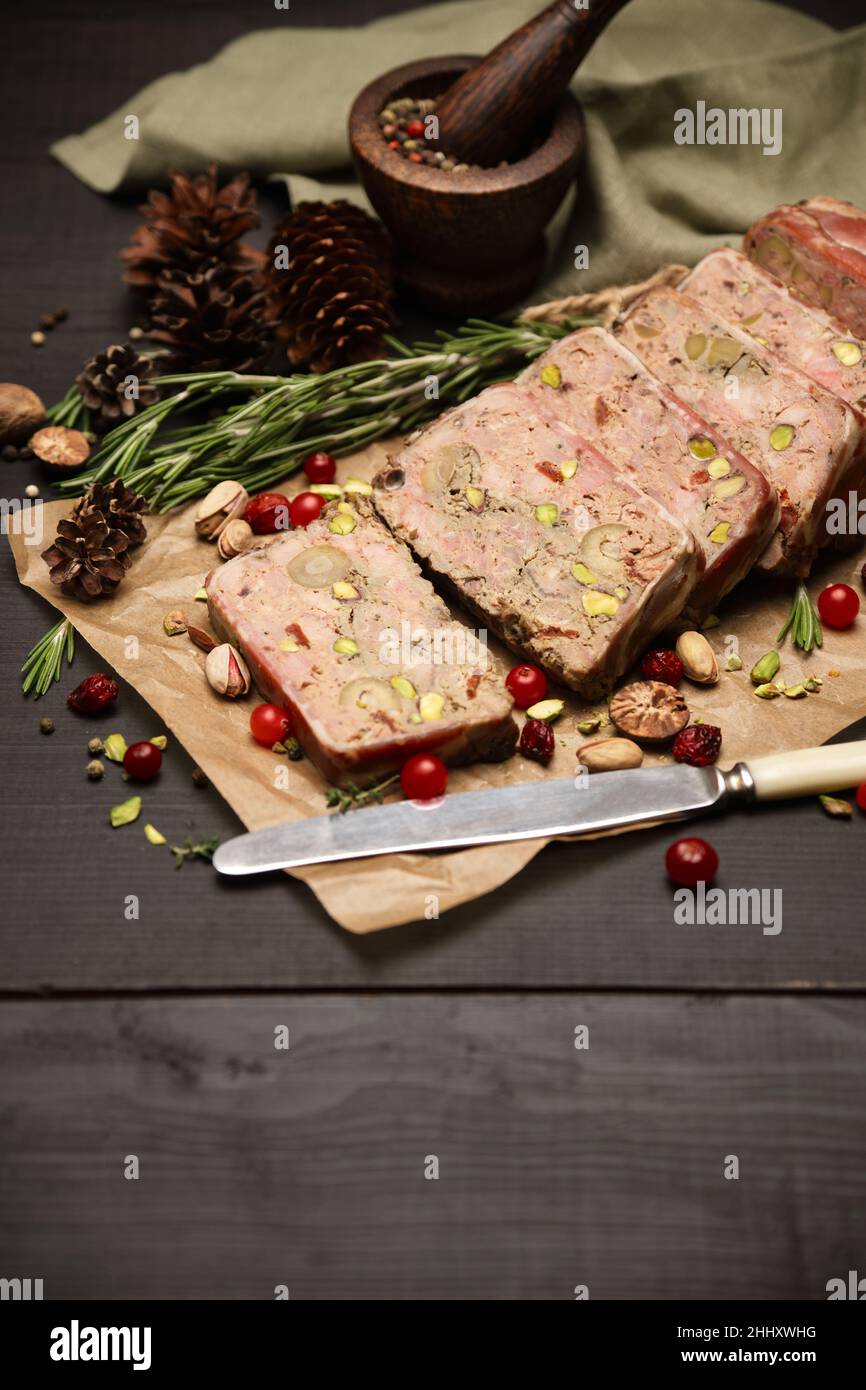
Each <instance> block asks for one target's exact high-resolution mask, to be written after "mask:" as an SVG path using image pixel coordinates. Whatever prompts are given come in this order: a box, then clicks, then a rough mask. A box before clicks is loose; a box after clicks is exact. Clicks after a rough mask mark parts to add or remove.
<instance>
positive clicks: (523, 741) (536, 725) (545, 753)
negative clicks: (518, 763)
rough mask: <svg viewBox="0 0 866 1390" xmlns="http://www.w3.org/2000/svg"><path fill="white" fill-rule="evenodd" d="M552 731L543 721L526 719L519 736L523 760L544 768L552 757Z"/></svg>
mask: <svg viewBox="0 0 866 1390" xmlns="http://www.w3.org/2000/svg"><path fill="white" fill-rule="evenodd" d="M554 746H555V744H554V738H553V730H552V729H551V727H550V725H549V724H546V723H545V722H544V720H543V719H527V721H526V723H525V724H524V726H523V730H522V732H521V735H520V751H521V753H522V754H523V756H524V758H532V760H533V762H536V763H542V764H543V766H544V767H546V766H547V764H548V763H549V762H550V760H551V758H552V757H553V750H554Z"/></svg>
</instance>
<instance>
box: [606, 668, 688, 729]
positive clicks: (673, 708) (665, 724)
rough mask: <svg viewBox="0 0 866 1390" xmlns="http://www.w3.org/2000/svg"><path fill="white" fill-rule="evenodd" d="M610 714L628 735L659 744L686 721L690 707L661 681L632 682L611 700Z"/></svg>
mask: <svg viewBox="0 0 866 1390" xmlns="http://www.w3.org/2000/svg"><path fill="white" fill-rule="evenodd" d="M610 717H611V719H612V720H613V722H614V724H615V725H616V727H617V728H618V729H621V730H622V732H623V733H624V734H628V735H629V737H630V738H640V739H644V740H645V741H646V742H648V743H660V742H661V741H662V740H663V739H666V738H672V737H673V736H674V734H678V733H679V731H680V729H684V728H685V727H686V725H687V724H688V722H689V707H688V705H687V704H686V702H685V700H684V699H683V697H682V695H681V694H680V692H679V691H678V690H675V689H674V687H673V686H672V685H667V684H666V683H665V682H664V681H635V682H634V683H633V684H632V685H626V686H623V688H622V690H618V691H617V693H616V695H614V697H613V699H612V700H611V702H610Z"/></svg>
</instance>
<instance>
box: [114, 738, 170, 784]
mask: <svg viewBox="0 0 866 1390" xmlns="http://www.w3.org/2000/svg"><path fill="white" fill-rule="evenodd" d="M161 767H162V751H161V749H159V748H157V746H156V744H155V743H148V742H147V741H144V742H142V743H131V744H130V745H129V747H128V748H127V750H126V752H125V753H124V755H123V770H124V772H128V773H129V775H130V777H134V778H135V780H136V782H149V781H150V780H151V778H152V777H155V776H156V774H157V773H158V772H159V769H160V768H161Z"/></svg>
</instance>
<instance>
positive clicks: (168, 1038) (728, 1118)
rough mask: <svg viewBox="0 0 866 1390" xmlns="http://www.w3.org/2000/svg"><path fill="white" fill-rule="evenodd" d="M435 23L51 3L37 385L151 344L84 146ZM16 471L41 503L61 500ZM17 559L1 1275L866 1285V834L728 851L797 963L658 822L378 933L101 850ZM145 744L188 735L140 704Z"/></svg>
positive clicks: (727, 865) (114, 842)
mask: <svg viewBox="0 0 866 1390" xmlns="http://www.w3.org/2000/svg"><path fill="white" fill-rule="evenodd" d="M801 7H802V8H807V6H806V5H803V6H801ZM407 8H410V5H409V4H407V3H406V0H352V3H351V4H350V3H348V0H346V2H345V3H338V0H316V3H315V5H313V4H312V3H306V4H305V3H303V0H293V3H292V8H291V17H286V16H282V17H280V16H275V15H273V14H271V13H270V11H269V8H268V6H267V5H266V6H261V5H259V4H244V3H241V0H174V2H173V3H171V4H164V3H150V4H148V5H147V6H143V7H142V6H117V5H109V4H107V3H105V2H104V0H103V3H88V0H62V3H61V0H31V2H30V3H29V4H28V5H27V6H26V7H21V8H20V10H19V13H18V14H17V16H13V17H12V18H7V19H5V20H4V33H5V39H6V43H5V48H6V61H5V64H4V74H3V81H2V83H0V102H2V108H3V117H2V129H3V132H4V139H3V142H2V148H0V169H2V184H0V187H2V190H3V203H4V211H3V217H2V225H0V238H2V246H3V255H2V262H0V264H2V277H3V288H2V306H3V308H2V322H0V378H2V379H4V380H12V381H16V380H25V381H27V382H29V383H31V384H32V385H33V386H34V387H36V388H37V389H38V390H39V391H40V392H41V394H42V395H43V396H44V397H45V398H46V399H48V400H53V399H55V398H57V397H58V396H59V395H60V394H61V393H62V392H63V391H64V390H65V388H66V386H67V385H68V383H69V381H70V380H71V379H72V377H73V376H74V374H75V372H76V371H77V370H78V369H79V367H80V364H81V362H82V361H83V359H84V358H85V357H86V356H87V355H89V354H90V353H91V352H92V351H94V350H97V349H98V348H100V347H102V346H103V345H104V344H106V343H108V342H109V341H113V340H116V339H117V338H118V337H120V336H122V335H123V334H124V333H125V331H126V329H127V327H128V325H129V323H130V321H131V315H130V309H129V304H128V301H127V299H126V296H125V292H124V290H123V288H122V286H121V285H120V283H119V278H118V271H117V263H116V259H115V258H116V251H117V248H118V247H119V246H120V245H122V244H123V243H124V242H125V241H126V239H127V238H128V235H129V233H130V231H131V229H132V227H133V225H135V223H136V220H137V218H136V214H135V210H134V206H133V205H132V204H131V203H128V202H124V201H122V200H119V199H118V200H107V199H104V198H100V197H98V196H97V195H95V194H93V193H91V192H89V191H88V190H87V189H86V188H84V187H83V186H82V185H81V184H80V183H78V182H77V181H76V180H75V179H73V178H72V177H71V176H70V175H69V174H67V173H66V172H65V171H64V170H63V169H62V168H60V167H59V166H58V165H56V164H55V163H53V162H52V160H51V159H50V158H49V156H48V155H47V146H48V144H49V142H50V141H51V140H52V139H54V138H56V137H58V136H59V135H61V134H63V133H66V132H68V131H70V130H81V129H83V128H85V127H86V126H87V125H88V124H89V123H91V122H92V121H94V120H95V119H97V118H99V117H101V116H102V115H104V114H105V113H106V112H107V111H109V110H111V109H113V108H114V107H115V106H116V105H118V104H119V103H120V102H121V101H122V100H123V99H124V98H125V97H126V96H128V95H129V94H131V93H132V92H134V91H135V90H137V89H138V88H139V87H141V86H142V85H143V84H144V83H146V82H148V81H150V80H152V79H153V78H156V77H157V76H159V75H160V74H162V73H163V72H164V71H166V70H167V69H170V68H184V67H187V66H190V65H191V64H193V63H196V62H200V61H203V60H204V59H206V58H207V57H208V56H209V55H211V54H212V53H213V52H214V51H215V50H216V49H217V48H218V47H220V46H221V45H222V44H224V43H225V42H227V41H228V40H230V39H232V38H235V37H237V36H238V35H240V34H243V33H246V32H247V31H248V30H250V29H251V28H254V27H260V26H267V25H269V24H277V23H304V24H313V23H315V24H330V23H338V22H343V23H354V22H357V23H360V22H362V21H364V20H366V19H369V18H373V17H375V16H377V15H382V14H385V13H390V12H396V11H398V10H402V9H407ZM808 8H810V9H811V10H812V12H813V13H821V14H822V15H823V17H824V18H826V17H827V11H828V10H829V11H831V12H832V15H833V17H834V18H835V21H836V22H837V23H838V24H839V26H840V27H841V26H843V25H844V24H845V23H852V22H854V21H855V20H856V19H859V18H860V13H859V11H860V5H859V3H858V0H851V3H849V4H847V5H846V4H842V3H839V4H835V5H828V4H827V3H825V2H824V0H812V3H811V4H810V5H809V6H808ZM287 76H290V74H288V75H287ZM325 99H327V85H326V84H324V86H323V100H325ZM276 205H277V204H276V202H274V203H273V204H272V205H271V204H268V203H266V213H267V214H268V215H270V212H271V210H272V208H274V207H276ZM60 303H65V304H67V305H68V306H69V308H70V311H71V312H70V318H69V321H68V323H66V324H65V325H64V326H63V327H62V328H61V329H59V330H57V332H55V333H54V335H53V336H52V337H51V338H50V339H49V342H48V344H47V346H46V347H45V348H44V349H43V350H42V352H41V353H39V354H38V355H37V354H36V353H34V351H33V350H32V349H31V347H30V345H29V342H28V335H29V333H30V331H31V329H32V328H33V327H34V326H35V322H36V319H37V316H38V314H39V313H40V312H42V311H44V310H48V309H52V308H55V307H56V306H57V305H58V304H60ZM0 467H2V469H3V477H4V479H5V483H4V488H3V491H4V492H5V494H6V495H7V496H10V497H11V496H16V495H20V490H21V489H22V488H23V487H24V485H25V484H26V483H28V482H30V481H32V480H33V478H34V476H35V469H34V467H33V465H28V464H22V463H17V464H7V463H4V464H2V465H0ZM0 563H2V566H3V588H2V602H3V621H2V633H3V660H2V668H0V679H2V694H3V703H2V711H3V713H2V716H0V738H2V769H3V815H4V822H5V829H4V849H5V874H4V902H3V913H2V918H3V925H2V973H0V990H2V1004H0V1036H2V1064H0V1066H2V1069H0V1172H2V1181H0V1276H2V1277H14V1276H21V1277H23V1276H31V1277H42V1278H44V1279H45V1290H46V1297H48V1298H52V1297H53V1298H60V1297H84V1298H96V1297H118V1298H129V1299H135V1298H151V1297H170V1298H179V1299H186V1298H227V1299H237V1298H253V1299H255V1298H265V1299H267V1298H271V1297H272V1296H273V1290H274V1288H275V1286H277V1285H281V1284H284V1285H287V1286H289V1288H290V1291H291V1296H292V1297H293V1298H317V1299H331V1298H413V1299H418V1298H443V1299H451V1298H467V1299H477V1298H550V1299H556V1298H566V1299H567V1298H570V1297H573V1289H574V1287H575V1286H576V1285H578V1284H586V1285H588V1286H589V1289H590V1296H591V1297H593V1298H665V1297H667V1298H678V1299H690V1298H727V1297H729V1296H730V1297H745V1298H752V1299H767V1298H798V1299H820V1298H823V1297H824V1296H825V1293H824V1290H825V1285H826V1282H827V1280H828V1279H830V1278H832V1277H834V1276H836V1275H840V1274H845V1272H846V1271H847V1270H849V1269H852V1268H860V1269H861V1271H863V1269H864V1258H866V1252H864V1235H866V1217H864V1211H866V1202H864V1195H866V1178H864V1171H866V1169H864V1121H863V1114H864V1099H866V1096H864V1090H866V1081H864V1075H863V1066H862V1058H863V1053H864V1046H866V1013H864V1006H863V997H862V996H863V991H864V988H866V935H864V931H863V926H864V920H863V910H862V882H863V879H862V863H863V857H864V848H866V841H864V823H863V822H862V820H861V821H860V822H859V823H857V822H855V823H853V824H850V825H845V824H840V823H839V822H834V821H830V820H829V819H827V818H826V817H824V816H823V815H822V814H821V812H820V811H819V810H818V809H817V808H816V806H815V804H814V803H809V804H802V805H793V804H792V805H786V806H780V807H779V808H777V809H775V810H773V811H772V812H771V813H765V812H760V813H758V812H756V813H755V814H752V815H743V816H739V817H730V818H729V819H726V820H720V821H719V822H718V823H716V824H714V825H713V827H712V839H713V841H714V843H715V844H716V846H717V848H718V851H719V854H720V857H721V861H722V866H723V867H722V872H721V876H720V879H719V882H720V884H721V885H722V886H724V887H757V888H781V889H782V891H783V903H784V926H783V930H782V932H781V934H779V935H778V936H765V935H763V934H762V933H761V931H760V928H758V927H726V928H722V927H692V928H688V927H681V926H677V925H675V923H674V920H673V905H672V898H671V893H670V889H669V887H668V886H667V884H666V881H665V878H664V874H663V871H662V860H663V852H664V848H665V846H666V844H667V843H668V842H669V840H670V838H671V835H670V833H669V832H659V831H655V832H646V833H642V834H634V835H630V836H628V837H626V838H623V839H619V840H608V841H603V842H599V843H594V844H590V845H582V846H565V845H558V846H553V847H551V848H549V849H547V850H545V851H544V852H543V853H542V854H541V855H540V856H539V857H538V858H537V859H536V860H535V861H534V862H533V863H532V864H531V865H530V867H529V868H528V869H527V870H526V871H525V872H524V873H523V874H521V875H520V877H519V878H517V879H516V880H515V881H514V882H512V883H510V884H508V885H507V886H506V887H505V888H503V889H501V890H500V891H499V892H497V893H494V894H491V895H490V896H489V897H487V898H485V899H483V900H482V901H479V902H477V903H474V904H472V905H471V906H468V907H465V908H463V909H461V910H459V911H456V912H453V913H451V914H449V915H448V916H447V917H446V918H444V919H442V920H440V921H438V922H424V921H421V922H418V923H416V924H415V925H412V926H407V927H403V928H399V929H396V930H393V931H389V932H385V933H382V934H380V935H375V936H371V937H368V938H355V937H351V936H349V935H347V934H345V933H343V932H342V931H340V930H339V929H338V928H337V927H335V926H334V925H333V924H332V923H331V922H330V921H329V920H328V918H327V917H326V916H325V914H324V913H323V912H322V911H321V909H320V908H319V907H318V905H317V904H316V902H315V900H314V899H313V898H312V896H311V895H310V894H309V893H308V891H307V890H306V889H305V888H304V887H303V886H302V885H300V884H294V883H291V882H289V881H287V880H286V879H285V878H284V877H282V876H274V877H272V878H269V879H267V880H263V881H260V882H253V883H250V884H241V885H238V884H226V883H224V882H220V881H218V880H217V878H216V876H215V875H214V874H213V873H212V872H211V871H210V870H209V869H208V868H207V867H206V866H204V865H189V866H187V867H185V868H184V869H183V870H182V871H181V872H179V873H176V872H174V871H173V869H172V868H171V866H170V863H169V862H168V861H167V860H166V859H164V858H162V857H159V858H157V857H156V856H155V855H154V851H153V850H152V849H150V847H148V846H147V845H146V844H145V842H144V840H143V837H141V836H131V835H122V834H114V833H112V832H111V830H110V829H109V828H108V827H107V826H105V825H103V824H102V823H101V821H100V818H99V817H98V816H97V815H96V813H95V812H94V810H93V805H94V802H93V797H92V795H91V792H92V789H91V788H89V787H88V786H87V784H86V783H84V782H83V781H82V761H83V760H82V751H83V750H82V746H81V745H82V742H83V737H84V736H83V735H82V730H81V726H80V724H77V723H73V722H72V721H71V720H70V719H68V718H65V717H64V705H63V701H64V695H65V690H66V689H68V688H69V681H68V680H66V681H64V683H63V689H62V690H58V689H55V690H54V691H53V692H52V693H51V694H50V695H49V696H48V697H46V699H45V700H43V701H42V702H41V703H40V705H39V706H36V705H34V704H33V703H29V702H25V701H23V700H22V699H21V696H20V693H19V675H18V667H19V666H20V663H21V660H22V658H23V655H24V653H25V652H26V651H27V649H28V648H29V646H30V645H31V643H32V642H33V641H34V639H35V638H36V637H37V636H38V635H39V634H40V633H41V632H42V631H43V630H44V628H45V627H46V625H47V621H48V620H49V618H50V614H49V613H48V611H47V609H46V607H45V605H44V604H42V603H41V602H40V601H39V600H38V599H36V598H35V597H34V596H33V595H31V594H29V593H25V592H23V591H21V590H20V589H19V588H18V586H17V585H16V583H15V579H14V572H13V567H12V564H11V560H10V557H9V555H8V552H7V550H6V548H5V547H4V548H3V554H2V561H0ZM91 669H97V667H95V666H94V658H93V656H92V654H90V653H89V652H88V651H87V650H86V649H85V648H84V647H83V645H82V644H81V643H79V651H78V656H77V660H76V667H75V670H76V673H77V676H76V678H78V677H79V676H80V675H83V674H85V673H86V672H87V671H88V670H91ZM41 715H55V716H56V718H57V732H56V733H55V734H54V736H53V737H52V738H43V737H41V736H40V735H39V733H38V730H37V723H38V719H39V717H40V716H41ZM123 723H124V729H125V731H126V733H127V736H128V737H129V736H130V735H134V736H138V737H145V736H147V735H148V734H149V733H152V732H153V730H152V719H151V718H150V716H149V714H148V711H147V708H146V706H145V705H144V703H143V702H142V701H141V700H139V699H138V698H137V697H136V696H135V695H134V694H133V693H132V692H127V693H126V695H125V703H124V720H123ZM860 736H861V737H862V736H864V731H863V730H861V731H860ZM189 773H190V764H189V760H188V759H187V758H186V756H185V755H184V754H183V752H182V751H181V750H180V749H178V748H173V749H172V752H171V756H170V757H168V758H167V760H166V766H165V770H164V772H163V774H162V777H161V780H160V785H159V788H158V790H157V791H156V793H155V795H156V797H157V802H158V816H156V814H155V818H156V819H157V821H158V823H159V824H160V826H164V827H165V828H166V830H167V831H170V833H171V835H172V837H173V838H175V837H176V838H183V837H184V836H185V835H186V834H188V833H190V832H200V833H201V834H203V835H216V836H219V837H226V836H229V835H231V834H233V833H234V832H236V831H237V829H238V824H237V822H236V820H235V818H234V816H233V815H232V813H231V812H230V811H229V810H228V809H227V808H226V807H225V806H224V805H223V804H222V803H221V801H220V799H219V797H218V796H217V795H216V793H215V792H214V791H213V790H212V789H208V790H205V791H200V792H196V791H194V790H193V789H192V787H191V784H190V779H189ZM129 894H135V895H137V896H138V899H139V902H140V915H139V918H138V920H136V921H128V920H126V917H125V915H124V904H125V900H126V898H127V896H128V895H129ZM581 1025H586V1026H587V1027H588V1029H589V1044H590V1045H589V1048H588V1050H579V1049H577V1048H576V1047H575V1029H577V1028H579V1027H580V1026H581ZM282 1027H285V1028H287V1029H288V1030H289V1038H290V1047H289V1049H288V1051H284V1050H279V1049H277V1048H276V1047H275V1030H277V1029H280V1028H282ZM129 1155H136V1156H137V1158H138V1160H139V1163H140V1179H139V1181H137V1182H133V1181H126V1180H125V1179H124V1176H123V1169H124V1163H125V1161H126V1159H127V1156H129ZM728 1155H737V1156H738V1158H739V1163H740V1177H739V1180H738V1181H730V1180H726V1179H725V1177H724V1176H723V1169H724V1164H725V1162H726V1156H728ZM430 1156H436V1157H437V1158H438V1162H439V1178H438V1181H430V1180H427V1179H426V1178H425V1166H426V1167H429V1164H430Z"/></svg>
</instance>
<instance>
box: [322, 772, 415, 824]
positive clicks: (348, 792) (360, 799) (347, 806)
mask: <svg viewBox="0 0 866 1390" xmlns="http://www.w3.org/2000/svg"><path fill="white" fill-rule="evenodd" d="M399 778H400V774H399V772H395V773H394V774H393V776H391V777H384V778H383V779H382V781H381V782H374V784H373V786H372V787H364V788H363V789H362V788H359V787H356V786H355V784H354V782H350V783H349V785H348V787H328V788H327V790H326V791H325V801H326V802H327V804H328V805H329V806H333V807H334V808H335V809H336V810H337V811H339V813H340V815H341V816H344V815H345V814H346V812H347V811H357V810H360V808H361V807H362V806H369V805H370V804H371V803H372V802H374V801H379V802H380V801H381V800H382V799H383V797H384V795H385V792H386V791H387V790H388V788H389V787H391V786H393V784H394V783H395V782H397V781H398V780H399Z"/></svg>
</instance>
